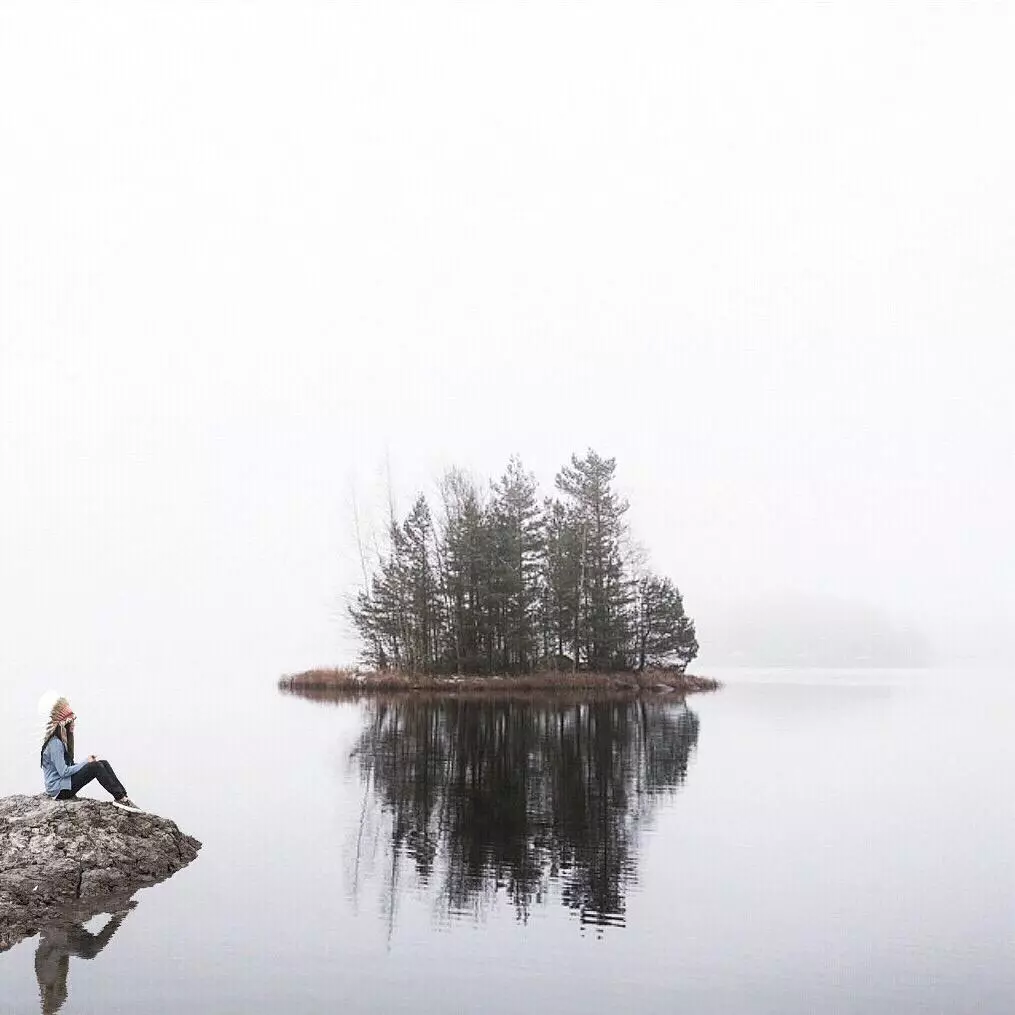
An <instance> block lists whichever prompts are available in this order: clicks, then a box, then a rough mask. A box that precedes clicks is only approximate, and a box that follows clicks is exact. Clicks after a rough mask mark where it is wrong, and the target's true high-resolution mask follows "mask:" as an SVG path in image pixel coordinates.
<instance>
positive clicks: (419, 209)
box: [0, 0, 1015, 686]
mask: <svg viewBox="0 0 1015 1015" xmlns="http://www.w3.org/2000/svg"><path fill="white" fill-rule="evenodd" d="M1013 52H1015V16H1013V8H1012V7H1011V6H1010V5H1007V4H988V3H983V4H966V3H955V4H950V5H946V6H942V5H937V4H935V5H930V4H919V5H908V4H900V5H888V4H884V3H871V4H865V3H858V2H855V0H852V2H850V3H848V4H841V5H835V6H832V7H829V6H827V5H818V4H749V5H741V4H727V3H720V2H716V0H709V2H707V3H697V4H669V5H644V4H637V3H631V2H625V3H619V2H618V3H610V4H583V5H581V6H580V7H579V6H577V5H568V6H567V7H562V6H556V5H550V4H538V5H525V6H522V5H508V4H496V3H484V4H477V5H468V6H466V5H444V4H437V3H412V4H404V5H396V4H384V3H378V4H372V5H369V9H368V10H363V9H359V8H357V7H353V6H352V5H340V4H328V5H324V4H315V3H273V4H259V3H243V4H239V3H230V4H216V5H209V4H197V3H173V4H168V3H164V4H151V3H143V2H137V0H131V2H129V3H121V4H115V3H107V4H103V5H101V6H100V5H94V4H92V5H84V4H69V3H63V4H60V3H47V4H38V3H22V4H18V3H5V4H3V6H2V7H0V144H2V152H3V154H2V157H0V477H2V481H0V625H2V635H0V684H5V683H6V684H9V685H10V684H12V683H13V682H21V681H24V680H25V679H28V680H29V682H30V683H32V684H33V686H34V685H36V684H43V685H45V684H49V683H54V682H56V683H58V684H59V683H63V684H64V685H66V683H67V678H68V677H72V676H73V675H74V674H83V673H87V674H98V673H109V674H114V675H115V674H120V675H122V676H124V677H129V676H130V675H131V674H138V673H142V672H159V671H160V670H164V671H166V672H170V671H171V672H174V673H175V672H180V673H183V672H197V671H201V672H206V673H213V672H221V671H222V670H223V669H225V668H230V667H232V668H233V669H237V668H238V669H245V668H249V669H250V670H251V672H252V673H253V672H254V671H256V674H257V676H258V677H260V676H262V675H263V674H265V673H271V674H273V673H275V672H278V671H281V670H292V669H297V668H301V667H303V666H307V665H311V664H315V663H326V662H333V661H342V660H343V659H346V658H349V657H350V656H351V655H352V648H351V643H350V641H349V640H348V639H347V638H346V637H345V636H344V635H343V630H342V625H341V624H340V622H338V621H337V620H336V617H337V616H338V614H339V613H340V610H341V600H342V596H343V594H345V593H346V592H347V590H348V589H349V587H350V585H351V583H353V582H354V581H355V580H356V577H357V573H358V565H357V563H356V560H355V553H354V550H353V548H352V536H351V523H350V517H349V510H348V503H349V491H350V489H351V488H355V489H356V490H357V491H358V496H359V497H360V498H361V500H362V501H363V502H364V505H366V504H367V503H368V502H369V501H370V500H371V498H374V497H375V496H376V494H377V492H378V489H379V486H378V482H379V479H380V477H381V476H382V474H383V469H384V464H383V463H384V461H385V457H386V456H390V461H391V467H392V472H393V475H394V479H395V484H396V487H397V489H398V491H399V497H400V501H401V502H402V503H403V504H405V503H407V502H408V500H409V497H410V495H411V493H412V491H413V489H414V488H415V487H417V486H418V485H420V484H425V483H428V482H430V481H431V480H433V479H434V478H435V477H436V476H437V475H438V474H439V473H440V471H441V470H442V469H443V468H444V467H445V466H447V465H449V464H452V463H460V464H462V465H465V466H467V467H470V468H472V469H475V470H476V471H477V472H479V473H481V474H489V473H494V472H497V471H499V470H500V469H501V468H502V466H503V464H504V462H505V461H506V459H507V457H508V455H509V454H510V453H511V452H513V451H517V452H518V453H520V454H521V456H522V458H523V460H524V461H525V462H526V463H527V464H528V465H529V466H530V468H532V469H533V470H534V471H535V472H536V473H537V475H538V476H539V477H540V479H541V481H543V483H544V484H545V485H546V486H547V487H549V485H550V484H551V482H552V477H553V474H554V472H555V470H556V468H557V467H558V466H559V465H560V464H561V463H562V462H563V461H564V460H565V459H566V458H567V456H568V455H569V454H570V453H571V451H573V450H581V449H584V448H585V447H587V446H589V445H592V446H594V447H595V448H596V449H598V450H599V451H601V452H602V453H604V454H612V455H616V456H617V458H618V480H619V482H620V485H621V487H622V489H623V490H624V491H625V492H626V493H627V494H628V495H629V496H630V498H631V500H632V502H633V508H632V512H631V521H632V523H633V524H634V527H635V530H636V534H637V535H638V537H639V538H640V539H641V541H642V542H644V543H645V544H646V545H647V546H648V548H649V550H650V552H651V554H652V557H653V560H654V563H655V564H656V566H657V567H658V569H660V570H662V571H664V572H666V573H669V574H671V575H672V576H673V577H675V578H676V580H677V581H678V583H679V584H680V586H681V588H682V590H683V592H684V595H685V599H686V602H687V605H688V608H689V610H690V612H691V613H692V614H693V615H695V616H696V617H697V619H698V625H699V630H700V633H701V640H702V643H703V647H704V652H703V657H702V661H703V662H705V661H706V660H707V656H708V645H709V638H710V629H711V631H712V632H713V635H712V636H713V638H715V637H717V635H716V634H715V632H717V631H720V630H721V629H722V625H723V623H724V620H723V618H724V617H726V616H727V615H728V614H729V612H730V611H731V610H733V611H735V609H737V608H738V607H736V606H735V604H737V603H743V602H744V601H750V600H752V599H753V598H756V597H759V596H760V597H766V596H767V597H770V596H781V595H783V594H786V593H792V594H794V595H797V596H804V597H808V596H828V595H834V596H836V597H839V598H842V599H846V600H853V601H855V602H857V603H862V604H865V608H870V609H873V610H877V611H883V612H884V615H885V616H887V617H890V618H892V619H893V621H898V622H900V623H915V624H917V625H918V626H920V627H922V628H924V629H925V630H927V631H928V632H929V633H930V634H932V635H933V636H934V637H935V638H936V640H937V642H938V646H939V648H942V647H943V648H944V649H945V654H947V651H948V644H949V643H954V642H955V641H956V640H957V639H958V638H960V637H969V636H970V635H971V634H973V633H977V632H979V633H980V634H982V636H983V645H984V646H986V647H989V648H990V651H993V650H994V649H997V650H999V651H1000V650H1001V649H1003V648H1004V647H1005V645H1006V644H1007V645H1009V646H1010V640H1008V641H1006V639H1010V635H1009V634H1008V630H1009V627H1008V625H1009V623H1010V621H1009V618H1010V616H1011V614H1012V611H1013V610H1015V581H1013V572H1015V549H1013V547H1015V542H1013V540H1012V536H1011V524H1012V509H1013V501H1015V497H1013V492H1015V413H1013V412H1012V410H1011V409H1010V407H1009V404H1008V403H1009V401H1010V396H1009V392H1010V388H1011V384H1012V369H1011V363H1012V358H1013V357H1012V353H1011V350H1010V346H1011V343H1012V339H1013V337H1015V304H1013V299H1012V291H1013V270H1015V196H1013V184H1012V181H1013V179H1015V131H1013V130H1012V124H1013V123H1015V61H1013V60H1012V53H1013Z"/></svg>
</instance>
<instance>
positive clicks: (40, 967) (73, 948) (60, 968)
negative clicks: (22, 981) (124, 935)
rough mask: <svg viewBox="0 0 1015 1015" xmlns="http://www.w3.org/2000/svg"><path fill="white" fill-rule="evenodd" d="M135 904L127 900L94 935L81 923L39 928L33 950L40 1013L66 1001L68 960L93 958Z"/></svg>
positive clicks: (46, 1014) (49, 1012) (48, 1014)
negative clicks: (36, 944)
mask: <svg viewBox="0 0 1015 1015" xmlns="http://www.w3.org/2000/svg"><path fill="white" fill-rule="evenodd" d="M136 905H137V902H136V901H134V900H131V901H130V902H127V903H126V904H125V905H124V908H123V909H121V910H120V911H119V912H116V913H113V914H112V915H111V916H110V917H109V919H108V920H107V921H106V925H105V926H104V927H103V928H102V930H100V931H99V932H98V933H96V934H93V933H92V932H91V931H89V930H88V929H87V928H86V927H85V926H84V924H83V923H65V924H54V925H53V926H48V927H44V928H43V930H42V933H41V934H40V935H39V944H38V946H37V947H36V949H35V976H36V979H37V980H38V981H39V1001H40V1003H41V1005H42V1015H53V1013H55V1012H58V1011H59V1010H60V1009H61V1008H62V1007H63V1005H64V1003H65V1002H66V1000H67V977H68V974H69V972H70V960H71V959H72V958H79V959H94V958H95V957H96V955H98V954H99V952H101V951H102V949H103V948H105V947H106V945H107V944H109V940H110V938H111V937H112V936H113V935H114V934H115V933H116V932H117V930H119V929H120V924H121V923H123V920H124V918H125V917H126V915H127V913H128V912H130V910H132V909H133V908H134V907H135V906H136Z"/></svg>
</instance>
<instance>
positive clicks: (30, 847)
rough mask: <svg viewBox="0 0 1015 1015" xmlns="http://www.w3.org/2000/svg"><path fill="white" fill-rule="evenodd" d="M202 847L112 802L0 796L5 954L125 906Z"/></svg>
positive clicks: (0, 928)
mask: <svg viewBox="0 0 1015 1015" xmlns="http://www.w3.org/2000/svg"><path fill="white" fill-rule="evenodd" d="M200 848H201V843H200V842H198V841H197V839H194V838H192V837H191V836H189V835H184V834H183V833H182V832H181V831H180V829H179V828H178V827H177V826H176V822H174V821H170V820H169V819H168V818H160V817H158V816H157V815H155V814H147V813H144V814H134V813H131V812H130V811H124V810H121V809H120V808H118V807H114V806H113V805H112V803H109V802H103V801H99V800H84V799H82V800H68V801H56V800H51V799H50V798H49V797H48V796H45V795H42V796H10V797H3V798H0V951H4V950H5V949H7V948H10V947H11V946H12V945H14V944H17V942H18V941H20V940H21V939H22V938H25V937H28V936H30V935H32V934H35V933H37V932H38V931H39V930H40V929H42V928H43V927H45V926H48V925H50V924H54V923H64V922H80V921H84V920H87V919H89V918H90V917H92V916H94V915H96V914H97V913H103V912H112V911H115V910H116V909H119V908H122V906H123V905H124V903H125V902H126V900H128V899H129V898H130V896H131V895H133V894H134V892H136V891H137V890H138V889H139V888H144V887H145V886H146V885H153V884H155V883H156V882H159V881H164V880H165V879H166V878H168V877H170V876H171V875H173V874H175V873H176V872H177V871H178V870H180V869H181V868H182V867H186V865H187V864H188V863H190V861H191V860H193V859H194V858H195V857H196V856H197V851H198V850H199V849H200Z"/></svg>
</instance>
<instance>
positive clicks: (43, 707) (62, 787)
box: [39, 691, 141, 813]
mask: <svg viewBox="0 0 1015 1015" xmlns="http://www.w3.org/2000/svg"><path fill="white" fill-rule="evenodd" d="M39 715H40V718H41V719H42V721H43V725H44V727H45V729H44V733H43V737H42V755H41V763H42V776H43V779H44V780H45V783H46V792H47V793H48V794H49V795H50V796H51V797H53V799H54V800H73V799H74V798H75V797H76V796H77V795H78V791H79V790H81V788H82V787H84V786H87V785H88V783H90V782H91V781H92V780H93V779H95V780H96V781H97V782H98V784H99V785H100V786H101V787H102V788H103V789H104V790H105V791H106V792H107V793H109V794H110V796H112V798H113V806H114V807H120V808H122V809H123V810H125V811H137V812H139V813H140V810H141V808H139V807H138V806H137V804H135V803H134V802H133V801H132V800H131V799H130V797H129V796H127V791H126V790H125V789H124V788H123V786H122V785H121V783H120V780H119V779H117V777H116V773H115V772H114V771H113V767H112V765H110V764H109V762H108V761H102V760H100V759H99V758H96V757H95V755H94V754H90V755H89V756H88V760H87V761H82V762H80V763H79V764H77V765H75V764H74V722H75V720H76V719H77V716H76V715H75V714H74V712H73V710H72V709H71V707H70V705H69V704H68V702H67V699H66V698H64V697H63V696H62V695H59V694H57V693H56V692H55V691H50V692H48V693H46V694H44V695H43V696H42V697H41V698H40V699H39Z"/></svg>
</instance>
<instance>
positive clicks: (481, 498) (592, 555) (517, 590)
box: [350, 450, 698, 674]
mask: <svg viewBox="0 0 1015 1015" xmlns="http://www.w3.org/2000/svg"><path fill="white" fill-rule="evenodd" d="M615 471H616V459H613V458H602V457H600V456H599V455H598V454H596V452H594V451H591V450H590V451H589V452H588V453H587V454H586V455H585V456H584V457H578V456H577V455H572V456H571V461H570V463H569V464H568V465H566V466H564V468H562V469H561V470H560V472H559V473H558V474H557V477H556V481H555V487H556V489H557V492H558V494H559V496H557V497H550V498H546V499H544V500H543V501H542V503H540V501H539V499H538V497H537V486H536V481H535V478H534V476H533V475H532V474H531V473H528V472H526V471H525V469H524V468H523V467H522V463H521V461H520V460H519V459H518V458H517V457H512V458H511V460H510V461H509V462H508V465H507V469H506V470H505V472H504V474H503V475H502V476H501V477H500V478H499V479H497V480H495V481H494V482H492V483H491V484H490V488H489V491H488V492H484V491H482V490H481V489H479V488H478V487H477V486H476V484H475V483H474V481H473V480H471V479H470V478H469V477H468V476H467V475H465V474H464V473H463V472H461V471H460V470H457V469H452V470H450V471H449V472H448V473H447V474H446V475H445V476H444V478H443V480H442V481H441V483H440V486H439V491H440V498H441V502H442V503H441V510H440V511H439V512H438V514H437V517H436V519H435V518H434V515H433V514H432V513H431V510H430V506H429V504H428V502H427V500H426V498H425V497H424V496H423V495H422V494H421V495H420V496H419V497H418V498H417V499H416V501H415V503H414V504H413V507H412V509H411V511H410V512H409V514H408V516H407V517H406V518H405V519H404V520H403V521H402V522H398V520H397V519H396V518H395V516H394V512H393V511H392V513H391V517H390V519H389V525H388V533H387V537H388V538H387V544H386V547H385V548H384V550H383V551H382V552H381V553H380V554H379V557H378V560H377V562H376V566H375V568H374V570H373V573H372V574H370V575H368V576H367V582H366V587H365V588H363V589H362V590H361V591H360V592H359V593H358V594H357V596H356V598H355V601H354V602H353V604H352V605H351V607H350V614H351V617H352V621H353V624H354V625H355V628H356V630H357V632H358V633H359V635H360V637H361V638H362V641H363V656H364V660H365V661H366V662H367V663H368V664H369V665H371V666H373V667H375V668H376V669H379V670H388V669H395V670H402V671H408V672H417V673H426V674H439V673H468V674H493V673H502V674H517V673H529V672H532V671H534V670H541V669H544V670H545V669H549V670H579V669H581V670H591V671H598V672H608V671H641V670H643V669H645V668H646V667H648V666H666V667H673V668H675V669H677V670H679V671H680V672H683V671H684V669H685V668H686V666H687V664H688V663H689V662H690V661H691V660H692V659H693V658H694V657H695V656H696V655H697V651H698V642H697V639H696V637H695V631H694V621H693V620H691V618H690V617H688V616H687V615H686V613H685V612H684V604H683V599H682V597H681V595H680V592H679V591H678V589H677V587H676V585H675V584H674V583H673V582H672V581H671V580H670V579H669V578H665V577H660V576H658V575H655V574H652V573H651V572H650V571H648V570H646V569H644V568H643V567H641V566H639V565H638V564H637V562H636V561H635V559H634V555H633V554H631V553H630V552H629V551H628V549H627V547H628V543H629V540H628V530H627V525H626V523H625V521H624V515H625V514H626V512H627V510H628V503H627V501H626V500H624V499H623V498H621V497H619V496H618V495H617V494H616V492H615V491H614V489H613V478H614V473H615Z"/></svg>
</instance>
